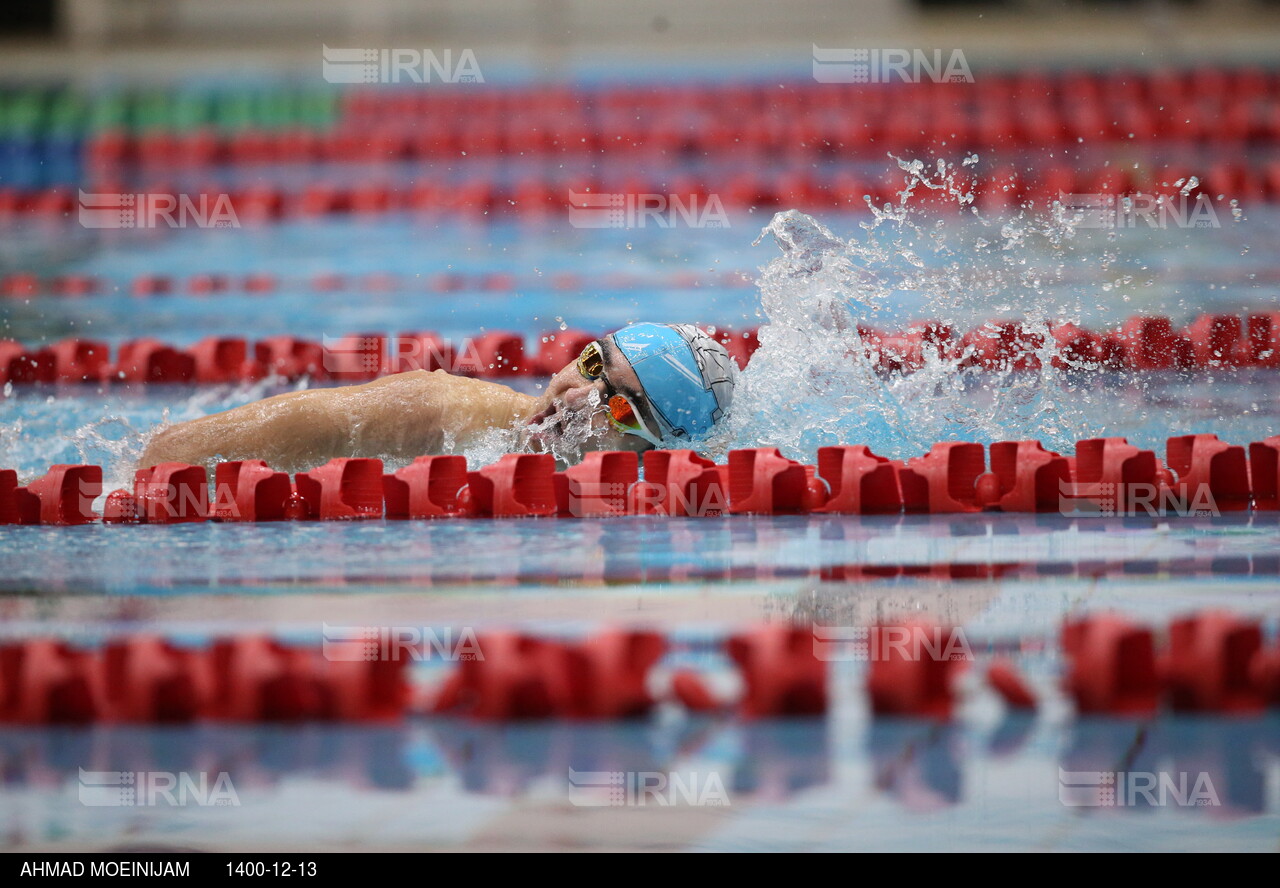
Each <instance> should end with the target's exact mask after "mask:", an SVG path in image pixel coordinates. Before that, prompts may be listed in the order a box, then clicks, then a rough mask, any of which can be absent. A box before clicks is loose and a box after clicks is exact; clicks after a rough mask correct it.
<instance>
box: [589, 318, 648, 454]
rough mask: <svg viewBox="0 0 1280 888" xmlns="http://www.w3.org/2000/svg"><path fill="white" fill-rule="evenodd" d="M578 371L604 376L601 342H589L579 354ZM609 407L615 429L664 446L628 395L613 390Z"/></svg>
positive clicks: (594, 378) (594, 376)
mask: <svg viewBox="0 0 1280 888" xmlns="http://www.w3.org/2000/svg"><path fill="white" fill-rule="evenodd" d="M578 373H579V374H581V375H582V378H583V379H589V380H592V381H594V380H597V379H601V378H603V377H604V353H603V352H602V351H601V350H600V345H599V343H597V342H592V343H589V344H588V345H587V347H586V348H584V349H583V350H582V354H580V355H578ZM608 383H609V380H608V379H607V378H605V384H606V385H608ZM609 387H610V388H612V386H609ZM608 407H609V422H610V424H611V425H612V426H613V427H614V428H615V429H617V430H618V431H620V432H622V433H623V434H627V435H636V436H637V437H640V438H643V439H644V440H646V441H648V442H649V443H650V444H652V445H654V446H655V447H661V446H662V441H661V439H659V438H658V437H656V436H655V435H654V434H653V433H652V432H650V431H649V430H648V429H647V428H645V425H644V421H643V420H641V419H640V411H639V410H637V409H636V405H635V404H633V403H632V402H631V399H630V398H628V397H627V396H626V395H624V394H622V393H621V392H613V393H612V394H610V395H609V400H608Z"/></svg>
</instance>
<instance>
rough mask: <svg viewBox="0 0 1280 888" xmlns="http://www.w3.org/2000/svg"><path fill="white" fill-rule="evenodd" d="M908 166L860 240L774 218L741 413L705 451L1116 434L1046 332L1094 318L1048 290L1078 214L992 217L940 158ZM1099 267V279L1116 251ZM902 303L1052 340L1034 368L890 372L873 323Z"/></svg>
mask: <svg viewBox="0 0 1280 888" xmlns="http://www.w3.org/2000/svg"><path fill="white" fill-rule="evenodd" d="M973 160H976V158H967V159H966V160H965V162H964V164H962V167H964V166H968V165H970V161H973ZM898 164H899V167H900V168H901V169H902V170H903V171H904V172H905V173H906V174H907V184H906V186H905V187H904V189H903V191H902V192H900V194H899V200H898V201H897V202H896V203H890V204H886V205H884V206H883V207H876V206H874V205H873V204H871V202H870V201H868V206H869V208H870V210H871V214H872V218H871V219H870V220H869V221H866V222H863V223H862V224H861V231H860V232H859V233H858V234H857V235H856V236H853V237H849V238H847V239H845V238H841V237H839V236H837V235H835V234H834V233H833V232H832V231H831V230H830V229H828V228H827V227H826V226H824V225H823V224H822V223H821V222H819V221H818V220H816V219H814V218H812V217H811V216H808V215H805V214H804V213H801V212H798V211H796V210H789V211H787V212H782V213H778V214H777V215H775V216H774V218H773V220H772V221H771V222H770V223H769V224H768V225H767V226H765V228H764V229H763V231H762V233H761V237H760V240H763V239H764V238H766V237H771V238H772V240H773V241H774V243H775V244H776V245H777V247H778V250H779V252H780V255H779V256H778V257H777V258H775V259H774V260H773V261H771V262H770V263H769V264H768V265H767V266H766V267H765V268H764V269H763V272H762V275H761V277H760V278H759V280H758V282H757V283H758V286H759V288H760V302H761V311H762V313H763V316H764V317H765V319H766V322H765V323H764V324H763V325H762V326H761V327H760V331H759V336H760V347H759V350H758V351H757V352H756V353H755V355H754V356H753V357H752V359H751V363H750V365H749V367H748V368H747V369H746V370H745V371H744V372H743V373H742V375H741V378H740V381H739V384H738V388H737V394H736V397H735V402H734V408H733V412H732V416H731V417H730V419H729V420H728V421H727V422H726V423H725V424H724V428H722V429H720V430H718V433H717V436H716V438H715V439H714V440H713V441H710V442H707V445H708V446H707V447H706V449H707V450H708V451H709V452H711V453H712V454H713V455H716V456H719V455H721V454H722V453H723V452H724V451H727V450H728V449H730V448H734V447H759V446H770V447H778V448H780V449H781V450H782V451H783V453H785V454H786V455H788V456H790V457H792V458H796V459H802V460H805V461H808V462H812V461H814V460H815V458H816V452H817V449H818V448H819V447H821V446H824V445H833V444H868V445H870V446H871V447H872V449H874V450H875V451H877V452H879V453H883V454H884V455H887V456H893V457H906V456H912V455H915V454H918V453H922V452H924V451H925V450H927V449H928V447H929V446H930V445H931V444H932V443H933V442H935V441H947V440H977V441H985V442H989V441H994V440H1006V439H1022V438H1037V439H1040V440H1042V441H1044V443H1045V444H1046V446H1049V447H1051V448H1054V449H1065V450H1070V448H1071V446H1072V444H1073V442H1074V441H1075V440H1076V439H1078V438H1084V437H1090V436H1094V435H1099V434H1103V433H1105V432H1106V431H1107V427H1108V421H1107V418H1106V415H1105V414H1106V411H1105V410H1100V409H1099V406H1100V405H1099V402H1098V401H1097V398H1099V397H1101V396H1103V395H1101V394H1100V392H1099V391H1098V387H1097V385H1096V384H1095V382H1096V381H1090V380H1088V379H1086V378H1084V377H1080V376H1078V375H1074V374H1072V373H1071V372H1070V367H1069V364H1070V362H1069V361H1066V360H1063V359H1062V356H1061V355H1059V354H1058V352H1057V348H1056V344H1055V342H1054V340H1053V338H1052V336H1050V335H1048V334H1049V328H1050V324H1051V323H1060V322H1064V321H1072V322H1076V323H1079V322H1080V319H1081V316H1082V314H1083V313H1084V312H1083V307H1082V305H1081V300H1082V297H1081V295H1079V294H1078V293H1077V294H1068V295H1064V294H1062V293H1061V292H1060V290H1058V289H1057V288H1055V287H1054V285H1055V284H1057V283H1059V282H1060V281H1061V279H1062V277H1063V274H1064V271H1065V269H1066V268H1068V266H1069V264H1070V263H1071V262H1073V261H1079V259H1080V258H1082V257H1074V256H1072V254H1071V252H1070V250H1069V246H1070V241H1071V239H1072V238H1073V237H1074V236H1075V228H1074V224H1073V220H1072V219H1071V218H1069V217H1068V216H1067V215H1066V214H1064V213H1063V212H1062V208H1061V207H1058V206H1055V207H1053V208H1051V209H1050V210H1048V211H1047V212H1042V213H1040V214H1039V215H1037V214H1034V213H1032V212H1031V211H1030V210H1029V209H1027V208H1022V209H1020V210H1018V211H1016V212H1015V213H1014V214H1013V215H1012V217H1010V218H1003V219H987V218H985V217H984V216H983V214H982V213H981V212H979V211H978V209H977V208H976V207H975V206H974V191H973V188H972V187H971V184H969V183H966V181H965V179H964V178H963V175H962V174H963V169H961V170H956V169H955V168H949V167H948V166H947V165H946V163H945V162H943V161H938V162H937V164H936V166H935V167H934V168H933V169H932V170H927V169H926V168H925V166H924V164H923V163H921V162H919V161H906V160H901V159H899V161H898ZM921 194H926V195H928V196H929V198H930V201H932V202H933V203H937V202H938V201H939V200H940V201H943V202H950V203H954V204H955V206H956V208H958V209H960V210H961V211H962V216H963V217H968V218H969V220H970V227H969V228H968V229H967V230H966V229H964V228H962V227H961V226H959V225H957V224H956V223H954V222H948V221H947V218H948V217H947V216H946V215H944V214H939V213H933V212H930V210H929V206H928V204H927V203H922V202H921V201H919V200H918V197H919V195H921ZM950 218H953V219H954V218H955V214H954V213H952V214H951V216H950ZM974 226H976V229H975V228H974ZM975 231H976V236H974V232H975ZM965 235H968V236H967V238H966V237H965ZM757 243H759V240H757ZM1089 260H1090V261H1091V262H1094V269H1095V272H1101V273H1103V274H1105V272H1106V270H1107V268H1108V267H1109V264H1110V263H1111V262H1112V261H1114V257H1110V256H1104V257H1103V261H1102V262H1101V263H1097V262H1096V257H1093V256H1090V257H1089ZM904 303H905V304H909V305H912V306H913V307H914V312H913V313H915V314H916V315H917V316H918V317H922V318H926V319H929V320H932V321H936V322H940V323H943V324H949V325H952V326H953V327H954V328H956V329H957V330H961V331H963V330H964V329H966V328H967V327H968V326H970V325H972V324H974V323H975V321H976V320H977V319H978V318H980V317H984V316H986V317H990V316H991V315H993V314H998V313H1005V312H1010V313H1013V314H1014V315H1020V316H1021V317H1022V318H1023V319H1024V320H1023V323H1024V325H1025V327H1026V328H1027V329H1029V330H1033V331H1038V332H1039V333H1041V334H1043V344H1042V345H1041V346H1039V347H1038V349H1037V350H1036V358H1038V361H1033V362H1032V363H1033V364H1038V367H1035V368H1034V369H1017V370H1015V369H1012V368H1009V369H1003V370H983V369H979V368H978V367H976V366H972V361H966V360H965V359H966V358H968V357H970V356H971V351H970V352H966V353H963V354H959V355H952V356H943V355H941V354H940V353H939V352H937V351H936V350H930V349H927V348H926V349H925V351H924V355H923V357H924V365H923V367H921V368H919V369H918V370H916V371H914V372H910V373H905V374H904V373H897V372H893V373H886V372H884V371H883V370H882V369H880V368H879V367H878V366H877V362H876V361H875V360H874V358H873V357H872V354H871V352H870V350H869V348H868V346H869V343H868V342H866V341H864V333H867V332H869V329H870V328H873V327H875V325H876V323H877V321H878V320H884V321H885V322H886V324H887V325H888V326H890V327H896V326H898V324H899V323H900V321H894V320H890V319H887V318H881V317H879V316H880V315H882V314H883V313H884V312H885V309H886V307H890V308H897V307H899V306H901V305H902V304H904ZM895 313H897V312H894V311H890V312H889V314H895ZM1009 319H1010V320H1012V319H1013V318H1012V317H1011V318H1009ZM860 328H861V329H860ZM1055 358H1059V361H1056V362H1055V360H1054V359H1055Z"/></svg>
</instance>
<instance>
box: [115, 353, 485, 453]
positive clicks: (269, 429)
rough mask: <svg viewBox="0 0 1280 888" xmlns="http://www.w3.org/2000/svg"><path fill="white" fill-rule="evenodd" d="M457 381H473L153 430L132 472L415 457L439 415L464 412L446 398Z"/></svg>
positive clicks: (341, 393) (425, 447) (388, 385)
mask: <svg viewBox="0 0 1280 888" xmlns="http://www.w3.org/2000/svg"><path fill="white" fill-rule="evenodd" d="M442 375H443V376H444V378H443V379H442V378H441V376H442ZM455 380H456V382H453V381H455ZM457 382H462V383H470V382H473V381H472V380H459V379H458V378H457V377H449V376H447V374H436V373H427V372H425V371H416V372H412V373H400V374H396V375H394V376H388V377H385V378H383V379H378V380H375V381H373V382H370V383H366V384H364V385H352V386H344V387H342V388H333V389H313V390H310V391H302V392H288V393H286V394H283V395H276V396H275V397H273V398H267V399H265V400H262V401H257V402H254V403H252V404H246V405H244V406H243V407H237V408H235V409H233V410H227V411H225V412H223V413H217V414H214V415H212V416H206V417H202V418H200V419H195V420H191V421H190V422H184V423H179V424H177V425H174V426H170V427H169V428H166V429H163V430H161V431H160V432H158V433H157V434H156V435H155V437H154V438H152V440H151V442H150V443H149V444H148V446H147V448H146V451H145V452H144V453H143V455H142V458H141V459H140V460H139V465H140V466H142V467H146V466H151V465H155V464H157V463H162V462H182V463H191V464H193V465H204V466H207V467H212V466H213V465H214V464H215V463H216V462H218V461H220V460H238V459H263V460H266V461H267V463H268V464H269V465H270V466H271V467H272V468H276V469H280V470H282V471H289V472H296V471H303V470H306V469H308V468H312V467H314V466H318V465H322V464H323V463H325V462H327V461H329V460H330V459H333V458H334V457H341V456H407V457H412V456H419V455H422V454H426V453H430V452H433V451H434V450H436V449H437V448H438V447H439V441H440V437H441V428H440V426H441V419H442V416H443V414H442V410H443V409H444V408H445V407H446V406H449V405H450V402H456V401H461V402H462V403H460V404H457V405H455V406H458V407H461V408H462V409H466V407H467V406H468V405H467V404H466V399H465V398H463V399H459V398H453V397H448V395H449V394H450V392H449V391H448V389H452V388H454V387H456V383H457ZM442 395H444V397H442Z"/></svg>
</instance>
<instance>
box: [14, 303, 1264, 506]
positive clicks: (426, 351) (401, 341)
mask: <svg viewBox="0 0 1280 888" xmlns="http://www.w3.org/2000/svg"><path fill="white" fill-rule="evenodd" d="M1228 321H1231V323H1229V322H1228ZM993 331H994V332H993ZM860 332H861V334H862V338H863V344H864V348H865V353H866V357H867V359H868V360H869V361H871V362H872V363H873V364H874V365H875V366H876V367H877V368H878V369H879V370H880V371H881V372H884V373H895V372H900V373H907V372H912V371H914V370H917V369H919V368H920V367H921V366H923V359H921V358H920V355H921V354H922V351H921V350H922V349H924V348H929V349H932V350H934V351H936V352H937V354H938V355H940V356H941V357H943V358H945V359H948V360H954V361H956V362H958V364H959V365H960V366H962V367H964V366H968V367H976V368H980V369H983V370H990V371H1028V370H1035V369H1037V368H1039V366H1040V358H1039V356H1038V352H1036V351H1035V350H1036V349H1039V348H1041V347H1042V346H1043V344H1044V341H1045V334H1044V333H1043V331H1034V330H1033V329H1032V328H1031V327H1030V326H1028V325H1026V324H1015V323H1000V324H998V325H997V324H994V323H989V324H986V325H984V326H983V327H980V328H979V329H978V330H977V331H974V332H971V333H967V334H965V335H964V336H962V337H960V338H959V339H956V338H955V337H954V335H953V333H952V331H951V330H950V328H948V327H945V326H942V325H937V324H913V325H911V326H909V327H908V328H907V331H906V332H905V333H903V334H893V335H890V334H885V333H882V332H879V331H875V330H871V329H868V328H863V329H862V330H861V331H860ZM1051 332H1052V335H1053V336H1054V338H1055V341H1056V342H1057V343H1058V348H1059V350H1058V351H1056V352H1055V353H1054V355H1053V358H1052V360H1053V362H1054V364H1055V366H1058V367H1059V368H1060V369H1070V370H1121V369H1123V370H1133V371H1176V370H1182V371H1201V372H1203V371H1212V370H1219V369H1224V368H1248V367H1252V368H1272V369H1275V368H1280V312H1271V313H1261V314H1251V315H1248V316H1245V317H1243V318H1240V317H1234V316H1226V315H1212V316H1210V315H1205V316H1201V317H1200V318H1199V319H1197V320H1196V321H1193V322H1192V323H1191V324H1190V325H1189V326H1188V327H1186V328H1185V329H1182V330H1179V329H1175V328H1174V327H1173V326H1172V324H1171V323H1170V321H1169V319H1168V318H1133V319H1130V320H1129V321H1126V322H1125V323H1124V324H1122V325H1121V328H1120V329H1119V330H1117V331H1111V332H1107V333H1102V334H1099V333H1093V332H1090V331H1087V330H1082V329H1080V328H1078V327H1072V328H1071V330H1070V331H1069V332H1065V333H1064V332H1063V328H1055V330H1054V331H1051ZM716 336H717V338H718V339H720V341H721V342H723V343H725V344H726V347H727V348H728V349H729V351H730V354H732V355H733V357H734V358H735V360H736V361H737V362H738V365H739V366H740V367H745V366H746V365H747V362H748V361H749V360H750V359H751V356H752V354H754V352H755V350H756V349H757V348H758V347H759V338H758V334H757V331H755V330H745V331H741V332H735V331H732V330H724V329H718V330H717V331H716ZM595 338H596V337H595V336H593V335H592V334H590V333H587V332H583V331H580V330H565V331H555V332H551V333H546V334H543V335H542V336H540V337H537V342H538V345H537V348H536V349H534V348H533V347H531V345H530V344H529V343H526V341H525V339H524V338H523V337H522V336H521V335H519V334H517V333H510V332H501V331H491V332H487V333H483V334H481V335H479V336H476V337H473V338H470V339H464V340H462V341H461V342H460V343H451V342H447V341H445V340H444V339H443V338H442V337H440V336H439V335H438V334H436V333H432V332H429V331H418V332H409V333H402V334H399V335H397V336H388V335H385V334H381V333H366V334H357V335H348V336H342V337H338V338H334V339H325V340H324V341H323V342H315V341H313V340H308V339H301V338H296V337H290V336H274V337H269V338H267V339H262V340H259V341H257V342H253V343H250V342H249V341H247V340H245V339H243V338H239V337H209V338H206V339H202V340H200V341H199V342H197V343H196V344H195V345H193V346H191V347H189V348H186V349H183V348H178V347H176V346H173V345H170V344H167V343H164V342H161V341H159V340H156V339H152V338H144V339H135V340H130V341H128V342H125V343H122V344H121V345H119V346H118V347H117V348H116V349H115V359H114V360H112V356H111V349H110V348H109V347H108V346H107V345H106V344H105V343H102V342H97V341H94V340H89V339H82V338H71V339H64V340H60V341H58V342H55V343H53V344H51V345H48V346H24V345H22V344H21V343H17V342H14V341H12V340H0V385H3V384H5V383H10V382H12V383H14V384H31V383H54V382H57V383H76V382H91V383H120V384H154V383H201V384H215V383H237V382H253V381H257V380H260V379H263V378H264V377H266V376H267V375H269V374H273V373H274V374H276V375H278V376H281V377H283V378H285V379H299V378H301V377H304V376H307V377H310V378H312V379H314V380H318V381H340V382H361V381H366V380H371V379H376V378H378V377H381V376H385V375H388V374H391V373H400V372H405V371H409V370H436V369H444V370H447V371H449V372H452V373H457V374H460V375H467V376H477V377H486V378H503V377H511V376H522V375H541V376H546V375H551V374H554V373H555V372H556V371H558V370H560V369H561V368H562V367H564V366H565V365H566V364H567V363H569V362H570V361H572V360H573V358H574V357H575V356H576V355H577V354H578V353H580V352H581V350H582V348H583V347H584V346H585V345H586V344H587V343H589V342H591V341H592V340H593V339H595ZM904 343H905V344H904ZM1028 343H1030V344H1028ZM956 458H963V457H958V456H954V455H952V454H951V453H950V451H947V452H946V453H944V452H942V451H940V452H938V453H937V454H934V455H931V456H930V457H928V458H924V459H922V461H921V462H919V463H917V464H915V465H913V466H912V467H911V468H912V469H913V471H916V472H917V474H919V475H920V479H919V484H918V486H916V487H912V488H911V492H912V495H915V496H925V497H927V496H936V495H938V494H939V491H938V490H936V489H935V488H933V487H931V486H930V482H929V478H931V477H933V474H932V473H933V472H934V471H935V469H934V466H935V465H940V464H941V463H938V462H937V461H938V460H942V461H945V460H950V459H956ZM1232 458H1235V457H1232ZM851 469H852V466H851ZM850 490H852V488H850ZM1002 490H1003V488H1002ZM1007 493H1008V491H1007V490H1003V493H1002V495H1003V494H1007ZM912 507H913V508H914V505H913V506H912Z"/></svg>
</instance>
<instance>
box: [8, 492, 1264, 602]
mask: <svg viewBox="0 0 1280 888" xmlns="http://www.w3.org/2000/svg"><path fill="white" fill-rule="evenodd" d="M1278 550H1280V513H1276V512H1260V513H1256V514H1248V513H1236V514H1232V515H1227V516H1223V517H1221V518H1193V517H1185V518H1179V517H1174V518H1170V519H1168V520H1167V521H1166V519H1164V518H1162V517H1160V516H1140V517H1129V518H1070V517H1066V516H1062V515H1056V514H1045V515H1001V514H998V513H988V514H977V515H963V516H959V515H957V516H947V515H937V516H929V515H891V516H856V515H826V516H819V515H812V516H730V517H726V518H705V519H667V518H655V517H635V518H617V519H599V520H596V519H581V520H557V519H523V520H522V519H513V520H499V521H494V520H466V521H463V520H444V521H406V522H384V521H369V522H314V523H300V524H296V523H276V524H260V525H241V524H201V525H193V524H184V525H172V526H147V527H114V526H112V527H104V526H101V525H87V526H83V527H74V528H53V527H10V528H7V529H6V533H5V534H4V535H3V537H0V591H31V590H34V591H40V592H43V593H72V594H83V593H85V592H110V593H136V592H142V593H147V592H155V593H167V592H179V593H180V592H203V591H208V590H210V589H219V588H223V589H228V588H229V589H232V590H247V589H252V588H255V587H258V588H264V589H271V590H272V591H288V590H289V589H290V588H293V589H295V590H296V591H309V590H311V589H313V588H315V587H317V586H325V587H359V586H371V585H381V586H410V587H456V586H504V587H516V586H521V585H537V584H562V583H565V582H570V583H574V584H582V585H589V584H605V583H608V584H617V583H646V584H654V583H684V582H723V581H743V580H751V581H759V580H793V579H800V580H812V581H814V582H846V581H859V580H886V579H893V578H895V577H899V578H903V579H929V578H936V579H954V580H990V579H995V578H1005V579H1016V578H1036V577H1079V578H1089V579H1092V578H1097V577H1119V578H1123V577H1132V576H1137V577H1141V576H1150V575H1164V574H1172V575H1175V576H1179V577H1187V576H1206V577H1247V576H1259V577H1268V578H1271V577H1275V576H1277V575H1280V555H1277V551H1278ZM480 552H483V553H486V556H485V557H479V556H478V555H477V553H480ZM495 556H496V557H495Z"/></svg>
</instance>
